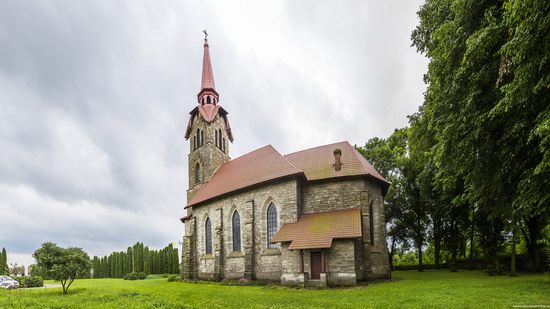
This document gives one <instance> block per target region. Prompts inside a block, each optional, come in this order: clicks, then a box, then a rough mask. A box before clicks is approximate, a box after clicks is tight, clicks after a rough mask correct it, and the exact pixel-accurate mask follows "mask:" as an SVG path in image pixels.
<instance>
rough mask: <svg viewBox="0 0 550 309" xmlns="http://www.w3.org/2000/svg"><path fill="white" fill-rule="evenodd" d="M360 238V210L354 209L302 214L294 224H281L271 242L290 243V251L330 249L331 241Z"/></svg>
mask: <svg viewBox="0 0 550 309" xmlns="http://www.w3.org/2000/svg"><path fill="white" fill-rule="evenodd" d="M361 236H362V231H361V210H360V209H358V208H354V209H344V210H335V211H328V212H317V213H309V214H304V215H303V216H302V217H300V219H298V221H297V222H295V223H288V224H283V226H281V228H280V229H279V231H278V232H277V234H275V236H274V237H273V241H272V242H274V243H276V242H290V246H289V247H288V249H291V250H294V249H320V248H330V247H331V246H332V240H333V239H338V238H359V237H361Z"/></svg>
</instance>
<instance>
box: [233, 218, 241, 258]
mask: <svg viewBox="0 0 550 309" xmlns="http://www.w3.org/2000/svg"><path fill="white" fill-rule="evenodd" d="M231 221H232V229H233V251H241V216H240V215H239V212H238V211H236V210H235V212H234V213H233V218H232V220H231Z"/></svg>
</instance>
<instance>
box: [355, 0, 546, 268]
mask: <svg viewBox="0 0 550 309" xmlns="http://www.w3.org/2000/svg"><path fill="white" fill-rule="evenodd" d="M418 16H419V20H420V23H419V25H418V26H417V27H416V29H414V31H413V32H412V35H411V39H412V45H413V46H415V47H416V48H417V50H418V51H419V52H420V53H423V54H424V55H426V56H427V57H428V58H429V60H430V62H429V65H428V72H427V73H426V75H425V77H424V79H425V82H426V83H427V85H428V87H427V90H426V93H425V97H424V102H423V104H422V106H421V107H420V109H419V111H418V112H417V113H415V114H414V115H411V116H410V117H409V125H410V126H409V128H407V129H400V130H396V131H395V132H394V133H393V134H392V136H390V137H388V138H387V139H380V138H375V139H371V140H369V141H368V142H367V144H366V145H365V147H364V148H363V150H364V151H363V154H364V155H365V156H366V157H367V159H369V160H370V161H371V162H372V163H373V165H375V167H376V168H377V169H378V170H379V171H380V172H381V173H382V174H383V175H384V176H386V177H387V178H388V180H390V182H392V187H393V188H390V190H389V191H388V197H387V200H386V208H388V209H387V211H386V213H387V214H391V213H395V214H396V215H393V216H392V215H389V216H388V218H390V220H389V231H388V235H389V236H390V237H391V236H392V235H396V231H393V230H392V229H394V228H396V227H397V228H401V229H404V230H405V231H403V232H400V233H399V234H398V235H408V236H405V238H407V237H408V238H409V239H412V240H414V242H415V244H416V247H417V249H418V250H419V262H420V264H422V262H421V257H422V256H421V255H422V250H421V249H420V247H421V246H422V245H423V243H424V239H423V237H424V236H427V239H426V240H428V241H430V242H431V243H433V246H434V247H435V251H436V264H437V263H438V262H437V252H438V251H439V250H440V249H441V250H449V251H450V252H452V254H451V255H452V256H453V258H452V260H454V257H456V255H457V254H458V252H462V253H464V252H465V244H469V246H470V248H469V251H470V256H473V255H474V251H475V247H476V245H478V246H479V248H481V249H482V255H483V256H484V257H485V258H487V259H488V260H491V261H492V264H493V266H492V267H493V268H494V269H499V268H500V267H501V266H500V265H499V258H498V256H499V254H501V253H502V252H504V251H506V250H507V249H506V248H505V247H506V246H508V245H510V242H512V244H511V247H512V248H513V249H512V252H513V254H515V245H516V242H518V241H520V242H524V243H525V245H526V248H527V251H528V253H529V256H530V258H531V259H532V260H533V263H534V265H535V269H536V270H539V271H542V270H543V258H544V255H548V252H546V253H545V252H544V250H548V246H547V245H548V242H549V241H548V230H549V228H548V225H549V219H548V218H549V214H550V2H549V1H544V0H530V1H517V0H504V1H502V0H481V1H478V0H459V1H451V0H426V2H425V4H424V5H422V6H421V8H420V10H419V12H418ZM396 140H397V141H402V145H401V146H399V147H395V146H393V145H395V141H396ZM395 208H397V210H396V209H395ZM397 222H400V223H402V224H400V225H398V224H396V223H397ZM421 230H422V231H423V232H424V233H425V234H426V235H422V233H421ZM519 236H521V237H519ZM474 243H475V244H474ZM440 246H441V248H440ZM390 252H391V248H390Z"/></svg>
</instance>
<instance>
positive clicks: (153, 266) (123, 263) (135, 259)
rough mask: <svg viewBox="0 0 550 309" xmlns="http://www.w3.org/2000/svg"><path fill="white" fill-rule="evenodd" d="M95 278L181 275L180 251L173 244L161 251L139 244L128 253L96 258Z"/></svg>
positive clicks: (129, 248)
mask: <svg viewBox="0 0 550 309" xmlns="http://www.w3.org/2000/svg"><path fill="white" fill-rule="evenodd" d="M92 265H93V277H94V278H124V277H125V276H127V275H128V274H130V273H132V272H136V273H138V272H143V273H145V274H162V273H172V274H176V273H179V272H180V270H179V254H178V249H177V248H174V247H173V246H172V244H169V245H168V246H166V247H164V248H163V249H160V250H150V249H149V247H147V246H144V245H143V243H140V242H137V243H136V244H135V245H133V246H132V247H128V249H127V250H126V252H124V251H120V252H113V253H111V254H110V255H108V256H104V257H97V256H94V258H93V261H92Z"/></svg>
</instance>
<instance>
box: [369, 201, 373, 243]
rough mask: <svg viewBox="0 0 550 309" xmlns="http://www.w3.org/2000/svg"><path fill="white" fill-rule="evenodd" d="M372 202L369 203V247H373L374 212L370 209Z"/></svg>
mask: <svg viewBox="0 0 550 309" xmlns="http://www.w3.org/2000/svg"><path fill="white" fill-rule="evenodd" d="M373 202H374V201H371V202H370V205H369V234H370V244H371V246H373V245H374V210H373V209H372V204H373Z"/></svg>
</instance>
